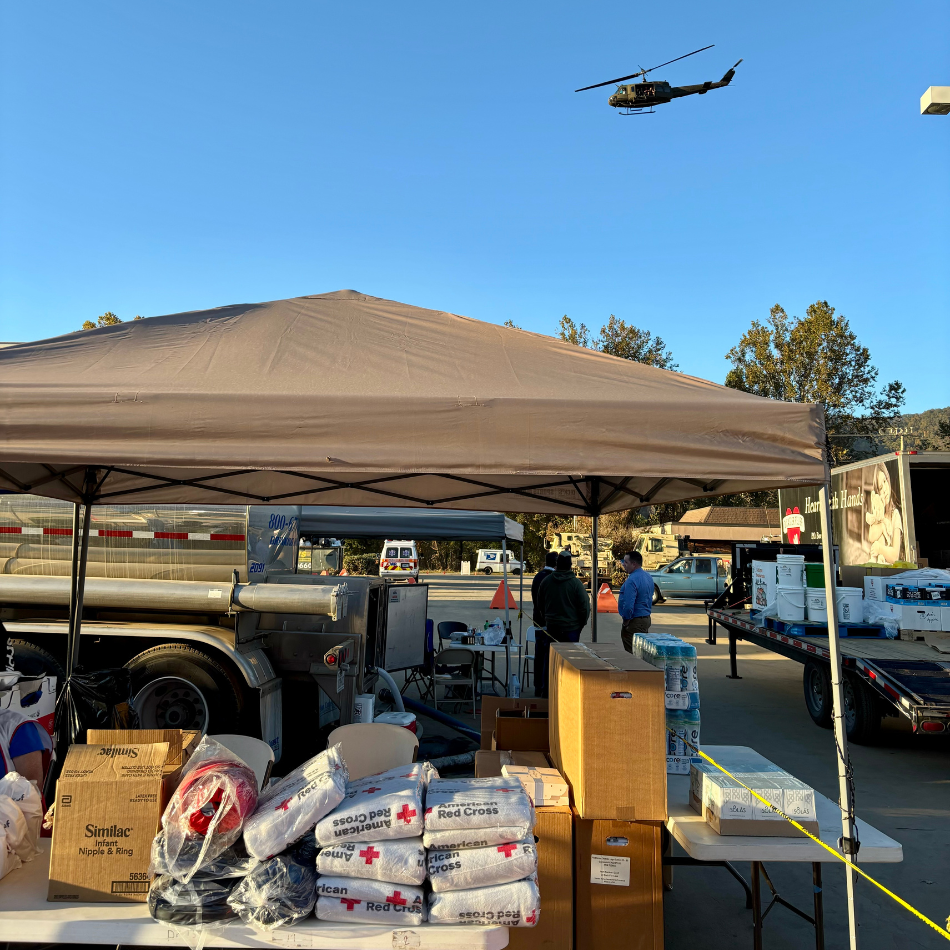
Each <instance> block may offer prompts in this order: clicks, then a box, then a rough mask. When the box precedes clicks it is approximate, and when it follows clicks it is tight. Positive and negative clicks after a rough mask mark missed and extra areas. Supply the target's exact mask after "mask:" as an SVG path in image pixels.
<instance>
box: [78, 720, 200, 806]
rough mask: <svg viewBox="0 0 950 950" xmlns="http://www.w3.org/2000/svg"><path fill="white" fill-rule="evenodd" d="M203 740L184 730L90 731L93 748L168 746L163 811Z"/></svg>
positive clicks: (163, 769) (164, 768)
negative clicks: (100, 746) (104, 746)
mask: <svg viewBox="0 0 950 950" xmlns="http://www.w3.org/2000/svg"><path fill="white" fill-rule="evenodd" d="M200 740H201V733H200V732H195V731H192V730H184V731H183V730H181V729H88V730H86V742H87V743H88V744H89V745H145V744H152V743H155V742H167V743H168V755H167V756H166V757H165V764H164V766H163V767H162V811H164V810H165V806H166V805H167V804H168V800H169V799H170V798H171V797H172V795H173V794H174V792H175V789H176V788H178V783H179V782H180V781H181V771H182V769H183V768H184V767H185V765H186V764H187V763H188V760H189V759H190V758H191V754H192V752H194V751H195V747H196V746H197V745H198V743H199V741H200Z"/></svg>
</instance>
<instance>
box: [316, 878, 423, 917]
mask: <svg viewBox="0 0 950 950" xmlns="http://www.w3.org/2000/svg"><path fill="white" fill-rule="evenodd" d="M317 917H318V918H319V919H320V920H342V921H359V922H372V923H381V924H383V925H389V924H390V923H391V922H392V923H393V924H396V925H400V926H405V925H410V926H411V925H413V924H416V923H422V922H423V921H424V920H425V919H426V913H425V898H424V896H423V891H422V888H421V887H412V886H409V885H406V884H390V883H387V882H385V881H369V880H365V879H361V878H352V877H324V876H323V875H321V876H320V877H318V878H317Z"/></svg>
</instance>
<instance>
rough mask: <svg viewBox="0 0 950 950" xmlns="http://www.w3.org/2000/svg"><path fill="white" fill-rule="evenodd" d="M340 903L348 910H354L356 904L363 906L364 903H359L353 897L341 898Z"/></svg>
mask: <svg viewBox="0 0 950 950" xmlns="http://www.w3.org/2000/svg"><path fill="white" fill-rule="evenodd" d="M340 903H341V904H346V909H347V910H352V909H353V907H354V906H355V905H356V904H362V903H363V902H362V901H358V900H354V899H353V898H352V897H341V898H340Z"/></svg>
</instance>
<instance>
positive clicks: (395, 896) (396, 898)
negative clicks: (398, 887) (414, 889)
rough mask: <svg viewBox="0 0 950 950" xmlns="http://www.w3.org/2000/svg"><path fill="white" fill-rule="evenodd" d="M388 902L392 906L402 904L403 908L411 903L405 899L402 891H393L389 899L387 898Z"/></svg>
mask: <svg viewBox="0 0 950 950" xmlns="http://www.w3.org/2000/svg"><path fill="white" fill-rule="evenodd" d="M386 900H387V901H388V902H389V903H390V904H402V906H403V907H405V906H406V904H408V903H409V901H407V900H406V899H405V897H403V896H402V892H401V891H393V892H392V894H390V895H389V897H387V898H386Z"/></svg>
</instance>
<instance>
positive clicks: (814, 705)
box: [803, 661, 832, 729]
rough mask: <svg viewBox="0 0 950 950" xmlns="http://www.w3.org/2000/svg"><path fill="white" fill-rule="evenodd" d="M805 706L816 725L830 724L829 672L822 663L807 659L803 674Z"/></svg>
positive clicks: (823, 726)
mask: <svg viewBox="0 0 950 950" xmlns="http://www.w3.org/2000/svg"><path fill="white" fill-rule="evenodd" d="M803 685H804V687H805V706H806V707H807V708H808V715H809V716H811V718H812V720H813V721H814V723H815V725H816V726H821V727H822V729H827V728H829V727H830V726H831V705H832V703H831V674H830V673H829V672H828V668H827V667H826V666H825V665H824V664H823V663H813V662H811V661H809V662H808V663H806V664H805V674H804V676H803Z"/></svg>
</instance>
